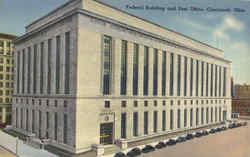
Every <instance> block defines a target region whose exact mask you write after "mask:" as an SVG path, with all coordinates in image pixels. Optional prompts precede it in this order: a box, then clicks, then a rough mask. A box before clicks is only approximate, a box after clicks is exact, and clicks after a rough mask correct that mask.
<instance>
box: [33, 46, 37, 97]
mask: <svg viewBox="0 0 250 157" xmlns="http://www.w3.org/2000/svg"><path fill="white" fill-rule="evenodd" d="M33 54H34V58H33V93H34V94H35V93H36V85H37V83H36V79H37V78H36V76H37V72H36V69H37V45H34V52H33Z"/></svg>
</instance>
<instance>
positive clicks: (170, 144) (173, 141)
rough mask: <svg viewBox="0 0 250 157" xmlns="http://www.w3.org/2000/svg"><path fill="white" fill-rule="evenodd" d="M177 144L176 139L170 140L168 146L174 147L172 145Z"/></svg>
mask: <svg viewBox="0 0 250 157" xmlns="http://www.w3.org/2000/svg"><path fill="white" fill-rule="evenodd" d="M175 144H176V141H175V140H174V139H170V140H168V142H167V143H166V145H169V146H172V145H175Z"/></svg>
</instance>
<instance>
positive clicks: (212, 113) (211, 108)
mask: <svg viewBox="0 0 250 157" xmlns="http://www.w3.org/2000/svg"><path fill="white" fill-rule="evenodd" d="M213 114H214V113H213V108H212V107H211V122H213V117H214V116H213Z"/></svg>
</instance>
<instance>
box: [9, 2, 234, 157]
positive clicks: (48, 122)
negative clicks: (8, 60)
mask: <svg viewBox="0 0 250 157" xmlns="http://www.w3.org/2000/svg"><path fill="white" fill-rule="evenodd" d="M15 50H16V51H15V52H16V53H15V62H16V64H15V65H16V68H15V90H14V107H13V110H12V114H13V123H12V127H13V129H14V130H16V131H17V132H19V133H22V134H25V135H30V134H33V135H34V136H35V138H36V139H44V138H45V139H49V145H53V146H55V147H57V148H60V149H63V150H66V151H70V152H73V153H80V152H85V151H88V150H90V149H91V146H92V144H103V145H112V144H115V143H117V141H119V140H121V139H124V141H126V142H128V143H129V142H132V141H140V140H143V139H148V138H154V137H157V136H161V135H164V134H169V133H172V132H178V131H182V130H186V129H193V128H199V127H202V126H207V125H211V124H217V123H220V122H222V121H223V120H226V119H230V118H231V80H230V78H231V62H230V61H228V60H226V59H224V52H223V51H222V50H220V49H217V48H214V47H212V46H209V45H207V44H205V43H202V42H200V41H197V40H194V39H192V38H190V37H187V36H185V35H182V34H180V33H178V32H174V31H172V30H169V29H167V28H164V27H162V26H160V25H158V24H154V23H152V22H150V21H147V20H145V19H142V18H139V17H136V16H134V15H131V14H128V13H126V12H124V11H121V10H119V9H117V8H114V7H112V6H109V5H107V4H104V3H102V2H100V1H95V0H72V1H69V2H67V3H66V4H64V5H62V6H61V7H59V8H57V9H56V10H54V11H52V12H50V13H49V14H47V15H46V16H44V17H42V18H40V19H38V20H36V21H34V22H33V23H31V24H30V25H28V26H27V27H26V33H25V34H24V35H23V36H21V37H19V38H18V39H17V40H16V41H15Z"/></svg>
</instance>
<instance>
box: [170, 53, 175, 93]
mask: <svg viewBox="0 0 250 157" xmlns="http://www.w3.org/2000/svg"><path fill="white" fill-rule="evenodd" d="M169 86H170V88H169V89H170V91H169V93H170V96H173V95H174V54H173V53H171V54H170V85H169Z"/></svg>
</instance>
